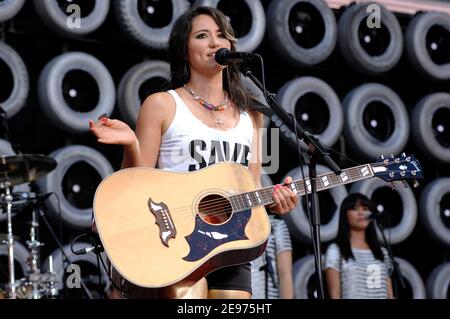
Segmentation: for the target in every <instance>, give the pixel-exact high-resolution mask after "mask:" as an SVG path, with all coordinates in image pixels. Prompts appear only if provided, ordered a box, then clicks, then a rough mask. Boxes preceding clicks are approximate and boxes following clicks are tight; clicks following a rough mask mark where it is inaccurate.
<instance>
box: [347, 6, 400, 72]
mask: <svg viewBox="0 0 450 319" xmlns="http://www.w3.org/2000/svg"><path fill="white" fill-rule="evenodd" d="M371 4H372V3H360V4H356V5H353V6H349V7H348V8H347V9H346V10H345V11H344V13H343V14H342V16H341V18H340V20H339V27H338V30H339V32H338V38H339V40H338V43H339V48H340V51H341V54H342V56H343V58H344V59H345V60H346V61H347V63H348V64H349V66H350V67H352V68H354V69H355V70H356V71H358V72H362V73H367V74H380V73H384V72H387V71H389V70H391V69H392V68H393V67H394V66H395V65H396V64H397V63H398V61H399V60H400V58H401V56H402V53H403V33H402V29H401V27H400V24H399V22H398V21H397V18H396V17H395V15H394V14H393V13H392V12H390V11H389V10H388V9H386V8H385V7H383V6H382V5H380V4H377V8H380V13H381V16H380V19H381V26H382V27H381V28H372V29H369V27H368V28H367V30H364V31H365V32H364V33H363V32H362V31H361V26H362V22H363V20H366V21H368V20H367V19H368V18H369V16H370V14H371V12H370V11H369V12H368V9H370V7H369V6H370V5H371ZM371 34H372V35H374V36H375V40H376V42H375V45H373V46H369V45H368V43H370V42H372V41H373V37H372V38H371ZM362 36H364V38H361V37H362ZM364 42H365V43H364ZM385 42H388V45H387V46H386V45H384V43H385Z"/></svg>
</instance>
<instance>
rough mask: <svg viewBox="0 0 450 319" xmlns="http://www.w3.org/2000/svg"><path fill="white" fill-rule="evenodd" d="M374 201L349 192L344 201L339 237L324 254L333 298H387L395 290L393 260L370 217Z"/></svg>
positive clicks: (330, 294) (328, 282) (330, 292)
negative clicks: (381, 241)
mask: <svg viewBox="0 0 450 319" xmlns="http://www.w3.org/2000/svg"><path fill="white" fill-rule="evenodd" d="M372 210H373V208H372V203H371V202H370V200H369V199H368V198H367V197H366V196H364V195H362V194H350V195H349V196H347V198H346V199H344V201H343V202H342V204H341V210H340V216H339V217H340V219H339V230H338V235H337V240H336V242H335V243H333V244H331V245H330V246H329V247H328V249H327V252H326V255H325V266H324V269H325V276H326V281H327V287H328V294H329V297H330V298H332V299H339V298H342V299H387V298H393V293H392V281H391V278H390V277H391V274H392V270H393V268H392V261H391V260H390V258H389V255H388V253H387V250H386V249H385V248H384V247H381V245H380V243H379V242H378V239H377V234H376V229H375V224H374V222H372V221H370V220H368V219H367V216H368V214H369V211H372Z"/></svg>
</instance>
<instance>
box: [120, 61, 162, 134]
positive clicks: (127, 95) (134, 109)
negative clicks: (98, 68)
mask: <svg viewBox="0 0 450 319" xmlns="http://www.w3.org/2000/svg"><path fill="white" fill-rule="evenodd" d="M156 78H162V79H164V80H165V83H160V82H158V83H152V84H153V85H152V86H151V89H152V90H155V89H158V90H163V89H165V88H166V87H167V86H168V82H169V80H170V65H169V63H167V62H165V61H156V60H155V61H145V62H142V63H139V64H137V65H135V66H133V67H132V68H131V69H129V70H128V71H127V72H126V73H125V75H124V76H123V78H122V80H121V81H120V83H119V88H118V91H117V102H118V107H119V111H120V114H121V115H122V118H123V119H124V120H125V121H126V122H127V123H128V124H130V125H131V126H136V121H137V118H138V114H139V110H140V108H141V105H142V102H144V99H145V98H146V97H147V96H141V95H140V92H141V90H145V92H146V94H145V95H150V93H154V92H151V91H149V87H148V85H147V86H146V87H145V88H142V86H143V85H144V84H145V83H146V82H147V81H150V80H151V79H156Z"/></svg>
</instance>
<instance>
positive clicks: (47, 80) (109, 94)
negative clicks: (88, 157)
mask: <svg viewBox="0 0 450 319" xmlns="http://www.w3.org/2000/svg"><path fill="white" fill-rule="evenodd" d="M71 71H77V72H80V71H81V72H83V73H82V74H83V76H84V75H85V74H89V76H90V78H89V82H88V83H92V84H89V86H88V84H86V83H85V82H84V83H78V82H81V80H80V77H79V76H80V75H77V76H78V77H73V78H71V79H72V80H74V79H76V80H77V81H78V82H75V86H77V85H80V86H81V88H82V90H81V98H79V97H78V95H79V94H78V93H79V92H77V90H76V89H73V88H71V89H67V88H66V87H64V81H65V80H67V76H68V74H69V72H71ZM92 79H93V82H92V81H91V80H92ZM70 84H71V85H73V84H72V83H70ZM83 85H86V87H84V86H83ZM88 90H94V91H96V93H92V92H83V91H88ZM71 92H75V93H74V94H75V95H74V96H70V94H71ZM115 92H116V88H115V86H114V81H113V79H112V77H111V75H110V73H109V71H108V69H107V68H106V67H105V66H104V65H103V63H102V62H100V61H99V60H98V59H96V58H95V57H93V56H91V55H89V54H86V53H83V52H70V53H64V54H62V55H59V56H57V57H55V58H54V59H52V60H51V61H50V62H49V63H47V65H46V66H45V68H44V69H43V70H42V72H41V74H40V76H39V80H38V98H39V104H40V106H41V109H42V111H43V112H44V114H45V115H46V116H47V117H48V118H49V119H50V121H52V123H53V124H54V125H56V126H57V127H59V128H61V129H62V130H64V131H66V132H69V133H72V134H81V133H86V132H89V125H88V122H89V120H97V118H98V117H99V116H100V115H102V114H104V113H106V114H108V115H111V113H112V111H113V109H114V104H115V101H116V94H115ZM66 94H67V95H68V96H67V97H66V96H65V95H66ZM83 95H84V96H83ZM92 95H98V99H97V100H96V101H93V100H89V102H85V101H83V100H82V99H83V97H84V98H88V99H92ZM68 99H72V101H71V102H70V104H72V105H74V107H76V108H78V109H79V110H75V109H73V108H71V106H70V105H69V102H68ZM97 101H98V102H97ZM96 102H97V103H96ZM88 108H89V110H88V111H85V109H88Z"/></svg>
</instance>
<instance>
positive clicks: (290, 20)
mask: <svg viewBox="0 0 450 319" xmlns="http://www.w3.org/2000/svg"><path fill="white" fill-rule="evenodd" d="M293 24H295V25H293ZM291 29H292V30H291ZM304 29H306V32H305V30H304ZM267 36H268V39H269V41H270V43H271V46H272V47H273V48H274V49H275V52H277V53H278V55H279V56H280V58H281V59H283V60H286V61H287V62H289V63H290V64H293V65H295V66H311V65H316V64H319V63H321V62H323V61H325V60H326V59H327V58H328V57H329V56H330V55H331V53H332V52H333V50H334V48H335V47H336V41H337V26H336V18H335V17H334V13H333V11H331V9H330V8H329V7H328V5H327V3H326V2H325V1H323V0H281V1H279V0H277V1H275V0H273V1H272V2H271V3H270V5H269V7H268V9H267Z"/></svg>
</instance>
